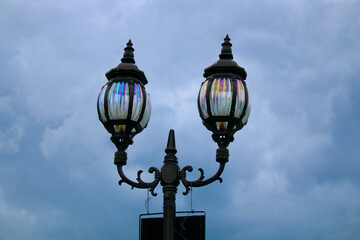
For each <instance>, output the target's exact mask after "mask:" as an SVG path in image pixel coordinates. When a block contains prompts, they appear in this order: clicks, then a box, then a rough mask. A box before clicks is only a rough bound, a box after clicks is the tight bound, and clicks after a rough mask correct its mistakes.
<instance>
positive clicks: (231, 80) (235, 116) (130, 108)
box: [98, 35, 251, 240]
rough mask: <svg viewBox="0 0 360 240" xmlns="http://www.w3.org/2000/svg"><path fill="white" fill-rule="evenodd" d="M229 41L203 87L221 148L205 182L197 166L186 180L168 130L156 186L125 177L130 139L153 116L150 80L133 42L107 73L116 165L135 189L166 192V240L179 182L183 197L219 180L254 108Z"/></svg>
mask: <svg viewBox="0 0 360 240" xmlns="http://www.w3.org/2000/svg"><path fill="white" fill-rule="evenodd" d="M231 46H232V45H231V43H230V38H229V36H228V35H226V37H225V39H224V43H223V44H222V50H221V54H220V55H219V57H220V59H219V60H218V61H217V62H216V63H215V64H213V65H211V66H210V67H208V68H206V69H205V71H204V77H205V78H206V80H205V81H204V82H203V83H202V85H201V88H200V91H199V96H198V108H199V113H200V117H201V118H202V120H203V124H204V125H205V127H206V128H208V129H209V130H210V131H212V132H213V134H212V138H213V140H214V141H215V142H216V143H217V144H218V147H219V148H218V149H217V151H216V161H217V162H218V163H219V169H218V171H217V172H216V173H215V174H214V175H213V176H212V177H210V178H208V179H205V180H204V178H205V177H204V171H203V169H201V168H199V171H200V177H199V178H198V179H197V180H195V181H189V180H187V179H186V172H187V171H188V172H192V171H193V168H192V166H185V167H183V168H182V169H180V166H179V164H178V159H177V157H176V153H177V150H176V145H175V132H174V130H173V129H171V130H170V132H169V137H168V143H167V147H166V149H165V153H166V155H165V158H164V162H163V165H162V167H161V169H160V170H159V169H158V168H156V167H150V168H149V170H148V171H149V173H154V180H153V181H152V182H145V181H143V180H142V179H141V173H142V172H143V171H142V170H139V171H138V173H137V178H136V182H135V181H132V180H130V179H129V178H127V177H126V175H125V174H124V172H123V167H124V166H125V165H126V163H127V153H126V151H125V150H126V149H127V148H128V146H129V145H131V144H132V143H133V140H132V138H133V137H134V136H135V135H136V134H137V133H139V132H141V131H142V130H143V129H144V128H145V127H146V126H147V123H148V121H149V118H150V114H151V103H150V97H149V95H147V94H146V91H145V87H144V85H145V84H147V79H146V77H145V75H144V73H143V72H142V71H140V70H139V69H138V67H137V66H136V65H135V60H134V54H133V52H134V49H133V48H132V43H131V41H129V42H128V43H127V47H126V48H125V49H124V50H125V52H124V57H123V58H122V59H121V63H120V64H119V65H118V66H117V67H116V68H113V69H111V70H110V71H109V72H107V73H106V77H107V78H108V80H109V81H108V83H106V84H105V86H104V87H103V88H102V89H101V91H100V94H99V98H98V114H99V119H100V121H101V122H102V123H103V125H104V127H105V128H106V130H107V131H108V132H109V133H111V134H112V137H111V141H112V142H113V143H114V144H115V145H116V147H117V152H115V157H114V164H115V165H116V166H117V170H118V173H119V176H120V178H121V180H120V181H119V185H121V184H122V183H127V184H129V185H130V186H131V187H132V188H142V189H149V190H150V192H151V194H152V195H153V196H156V195H157V193H155V191H154V190H155V188H156V187H157V185H158V184H159V183H160V184H161V186H162V189H163V196H164V204H163V219H164V230H163V233H164V240H175V239H176V230H175V219H176V193H177V188H178V186H179V184H180V182H181V183H182V184H183V185H184V187H185V192H183V194H184V195H187V194H188V193H189V191H190V187H202V186H205V185H208V184H210V183H212V182H214V181H216V180H219V181H220V182H222V178H221V177H220V176H221V174H222V172H223V171H224V168H225V164H226V163H227V162H228V161H229V151H228V149H227V147H228V145H229V143H230V142H232V141H233V140H234V137H233V135H234V133H235V132H236V131H238V130H240V129H242V128H243V126H244V125H245V124H246V123H247V120H248V118H249V114H250V110H251V105H250V98H249V94H248V90H247V87H246V83H245V79H246V71H245V69H244V68H242V67H240V66H238V65H237V63H236V62H235V61H233V60H232V59H233V55H232V50H231Z"/></svg>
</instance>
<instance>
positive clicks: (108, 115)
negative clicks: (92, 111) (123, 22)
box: [97, 40, 151, 150]
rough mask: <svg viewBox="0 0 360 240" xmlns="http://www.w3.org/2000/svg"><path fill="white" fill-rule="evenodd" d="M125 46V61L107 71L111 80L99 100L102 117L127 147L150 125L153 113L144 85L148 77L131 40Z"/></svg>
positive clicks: (121, 145)
mask: <svg viewBox="0 0 360 240" xmlns="http://www.w3.org/2000/svg"><path fill="white" fill-rule="evenodd" d="M124 50H125V52H124V57H123V58H122V59H121V63H120V64H119V65H118V66H117V67H116V68H113V69H111V70H110V71H109V72H107V73H106V77H107V79H108V82H107V83H106V84H105V85H104V86H103V87H102V89H101V91H100V94H99V97H98V101H97V109H98V115H99V120H100V121H101V122H102V124H103V125H104V127H105V128H106V130H107V131H108V132H109V133H111V134H112V137H111V140H112V141H113V143H114V144H115V145H116V147H117V148H118V149H121V150H126V148H127V147H128V146H129V145H130V144H132V143H133V140H132V138H133V137H134V136H135V135H136V134H138V133H140V132H141V131H142V130H143V129H144V128H146V126H147V124H148V122H149V119H150V115H151V102H150V96H149V94H147V93H146V91H145V86H144V85H145V84H147V79H146V77H145V74H144V72H142V71H141V70H139V69H138V67H137V66H136V65H135V60H134V49H133V47H132V43H131V40H129V42H128V43H127V46H126V48H125V49H124Z"/></svg>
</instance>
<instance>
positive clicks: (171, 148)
mask: <svg viewBox="0 0 360 240" xmlns="http://www.w3.org/2000/svg"><path fill="white" fill-rule="evenodd" d="M176 152H177V150H176V146H175V131H174V129H171V130H170V132H169V138H168V143H167V146H166V149H165V153H174V154H175V153H176Z"/></svg>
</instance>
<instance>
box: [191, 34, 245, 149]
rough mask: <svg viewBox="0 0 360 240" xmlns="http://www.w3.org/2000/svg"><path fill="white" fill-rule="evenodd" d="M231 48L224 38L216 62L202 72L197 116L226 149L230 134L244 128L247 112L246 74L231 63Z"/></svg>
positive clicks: (227, 38) (230, 140)
mask: <svg viewBox="0 0 360 240" xmlns="http://www.w3.org/2000/svg"><path fill="white" fill-rule="evenodd" d="M231 46H232V44H231V43H230V38H229V36H228V35H226V37H225V39H224V43H223V44H222V50H221V54H220V55H219V57H220V59H219V60H218V61H217V62H216V63H215V64H213V65H211V66H210V67H208V68H206V69H205V71H204V77H205V78H206V80H205V81H204V82H203V83H202V85H201V87H200V91H199V95H198V109H199V114H200V117H201V119H202V121H203V124H204V126H205V127H206V128H207V129H208V130H210V131H212V132H213V135H212V137H213V140H214V141H215V142H217V143H218V145H219V147H227V146H228V145H229V143H230V142H232V141H233V140H234V133H235V132H236V131H238V130H240V129H242V128H243V127H244V125H246V123H247V121H248V119H249V116H250V111H251V101H250V96H249V92H248V89H247V87H246V83H245V79H246V76H247V74H246V71H245V69H244V68H242V67H240V66H239V65H238V64H237V63H236V62H235V61H233V60H232V59H233V55H232V50H231Z"/></svg>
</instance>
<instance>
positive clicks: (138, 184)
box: [117, 165, 161, 197]
mask: <svg viewBox="0 0 360 240" xmlns="http://www.w3.org/2000/svg"><path fill="white" fill-rule="evenodd" d="M123 166H124V165H117V169H118V173H119V175H120V177H121V180H120V181H119V185H121V184H122V183H123V182H124V183H127V184H129V185H130V186H131V189H134V188H143V189H149V190H150V192H151V195H153V196H154V197H155V196H157V193H155V192H154V190H155V188H156V186H157V185H158V184H159V181H160V177H161V173H160V171H159V169H157V168H156V167H150V168H149V173H155V176H154V178H155V179H154V181H152V182H150V183H149V182H144V181H143V180H142V179H141V173H143V170H139V171H138V172H137V178H136V180H137V182H134V181H131V180H130V179H128V178H127V177H126V176H125V174H124V172H123V169H122V168H123Z"/></svg>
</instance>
